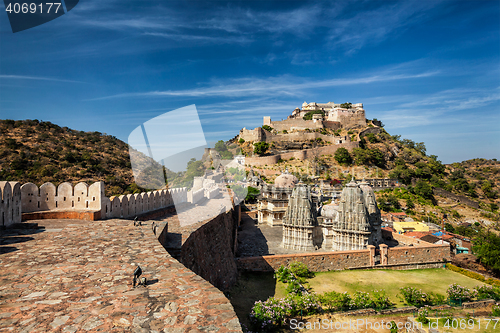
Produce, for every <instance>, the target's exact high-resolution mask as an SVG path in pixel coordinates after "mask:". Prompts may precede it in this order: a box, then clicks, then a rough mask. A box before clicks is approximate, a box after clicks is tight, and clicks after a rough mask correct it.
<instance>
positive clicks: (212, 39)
mask: <svg viewBox="0 0 500 333" xmlns="http://www.w3.org/2000/svg"><path fill="white" fill-rule="evenodd" d="M143 35H147V36H154V37H162V38H166V39H172V40H176V41H183V42H197V43H200V42H202V43H211V44H247V43H249V42H251V40H250V39H249V38H246V37H235V36H225V37H224V36H220V37H219V36H202V35H190V34H174V33H163V32H145V33H143Z"/></svg>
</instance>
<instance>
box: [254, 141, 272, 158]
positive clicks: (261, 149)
mask: <svg viewBox="0 0 500 333" xmlns="http://www.w3.org/2000/svg"><path fill="white" fill-rule="evenodd" d="M253 145H254V150H253V152H254V153H255V154H258V155H262V154H264V153H265V152H266V150H267V149H268V148H269V143H267V142H263V141H261V142H256V143H254V144H253Z"/></svg>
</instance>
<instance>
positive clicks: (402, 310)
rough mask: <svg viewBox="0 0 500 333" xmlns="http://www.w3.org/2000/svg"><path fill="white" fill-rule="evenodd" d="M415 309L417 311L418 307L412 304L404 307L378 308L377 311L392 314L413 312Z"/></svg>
mask: <svg viewBox="0 0 500 333" xmlns="http://www.w3.org/2000/svg"><path fill="white" fill-rule="evenodd" d="M415 311H418V308H416V307H414V306H406V307H404V308H396V309H386V310H380V311H379V312H378V313H379V314H384V315H392V314H400V313H413V312H415Z"/></svg>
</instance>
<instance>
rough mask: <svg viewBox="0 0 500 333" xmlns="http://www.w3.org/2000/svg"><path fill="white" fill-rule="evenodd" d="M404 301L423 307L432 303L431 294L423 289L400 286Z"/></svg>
mask: <svg viewBox="0 0 500 333" xmlns="http://www.w3.org/2000/svg"><path fill="white" fill-rule="evenodd" d="M399 291H400V293H401V296H402V298H403V301H404V302H405V303H406V304H408V305H412V306H417V307H421V306H424V305H427V304H430V299H429V296H428V295H427V294H426V293H424V292H423V291H422V290H420V289H417V288H413V287H402V288H399Z"/></svg>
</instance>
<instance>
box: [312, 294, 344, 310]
mask: <svg viewBox="0 0 500 333" xmlns="http://www.w3.org/2000/svg"><path fill="white" fill-rule="evenodd" d="M319 300H320V302H321V304H323V305H325V306H326V307H327V308H328V310H330V311H344V310H349V309H350V307H351V296H350V295H349V294H348V293H347V292H344V293H338V292H335V291H331V292H327V293H324V294H322V295H320V296H319Z"/></svg>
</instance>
